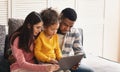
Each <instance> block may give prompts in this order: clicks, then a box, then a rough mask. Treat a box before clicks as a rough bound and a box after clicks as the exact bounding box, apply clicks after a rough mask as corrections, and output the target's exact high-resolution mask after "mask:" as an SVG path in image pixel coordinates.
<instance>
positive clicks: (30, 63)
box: [10, 8, 94, 72]
mask: <svg viewBox="0 0 120 72" xmlns="http://www.w3.org/2000/svg"><path fill="white" fill-rule="evenodd" d="M76 19H77V13H76V12H75V10H74V9H72V8H65V9H63V10H62V11H61V13H60V14H59V13H58V12H57V11H56V10H54V9H52V8H47V9H44V10H43V11H41V12H40V13H37V12H35V11H33V12H31V13H29V14H28V15H27V16H26V18H25V20H24V23H23V25H22V26H21V27H20V28H18V29H17V30H16V31H15V32H14V33H13V34H12V35H11V36H10V46H11V50H12V55H13V56H14V58H15V62H14V63H12V64H11V65H10V71H11V72H94V71H93V70H92V69H91V68H90V67H87V66H85V65H83V64H80V63H78V64H76V65H75V66H73V67H72V68H71V69H69V70H59V68H60V67H59V65H58V61H59V60H60V59H61V58H62V57H65V56H71V55H78V54H81V53H84V50H83V48H82V43H81V41H80V39H81V37H80V33H79V31H78V29H76V28H73V25H74V23H75V21H76ZM72 51H73V53H71V52H72ZM36 61H37V63H36Z"/></svg>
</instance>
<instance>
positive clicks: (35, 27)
mask: <svg viewBox="0 0 120 72" xmlns="http://www.w3.org/2000/svg"><path fill="white" fill-rule="evenodd" d="M42 26H43V22H39V23H37V24H35V25H33V34H34V36H37V35H38V33H39V32H41V30H42Z"/></svg>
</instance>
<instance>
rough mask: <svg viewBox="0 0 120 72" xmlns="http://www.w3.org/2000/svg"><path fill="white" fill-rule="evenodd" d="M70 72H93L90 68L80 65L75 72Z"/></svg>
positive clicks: (73, 71) (72, 71)
mask: <svg viewBox="0 0 120 72" xmlns="http://www.w3.org/2000/svg"><path fill="white" fill-rule="evenodd" d="M71 72H94V71H93V70H92V69H91V68H90V67H88V66H86V65H83V64H80V66H79V68H78V69H77V70H71Z"/></svg>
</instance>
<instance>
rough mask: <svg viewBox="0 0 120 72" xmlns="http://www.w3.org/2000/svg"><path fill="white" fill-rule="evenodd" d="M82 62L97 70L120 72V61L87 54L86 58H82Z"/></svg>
mask: <svg viewBox="0 0 120 72" xmlns="http://www.w3.org/2000/svg"><path fill="white" fill-rule="evenodd" d="M82 63H83V64H86V65H88V66H90V67H92V68H93V69H94V71H95V72H120V63H116V62H112V61H109V60H106V59H103V58H100V57H97V56H93V55H89V56H87V58H86V59H83V60H82Z"/></svg>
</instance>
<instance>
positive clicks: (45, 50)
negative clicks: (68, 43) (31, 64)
mask: <svg viewBox="0 0 120 72" xmlns="http://www.w3.org/2000/svg"><path fill="white" fill-rule="evenodd" d="M34 54H35V57H36V59H37V60H38V61H42V62H50V60H51V59H56V60H60V58H61V57H62V53H61V50H60V47H59V41H58V35H57V34H55V35H53V36H52V37H51V38H50V39H48V38H47V37H46V36H45V34H44V32H41V33H40V35H39V36H38V38H37V39H36V40H35V48H34Z"/></svg>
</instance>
